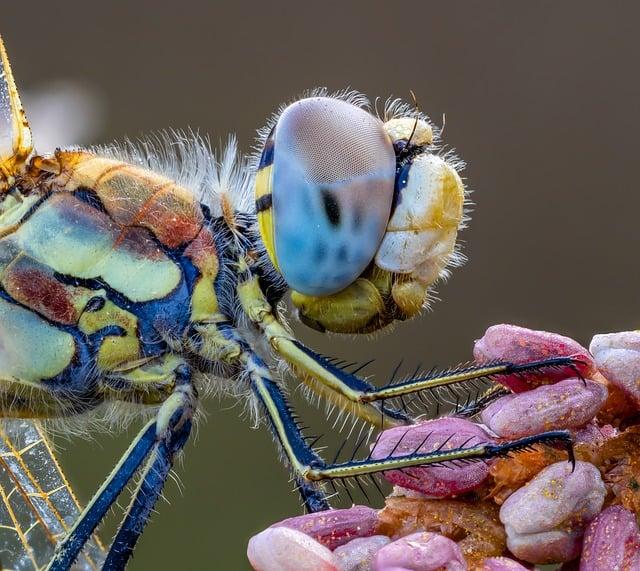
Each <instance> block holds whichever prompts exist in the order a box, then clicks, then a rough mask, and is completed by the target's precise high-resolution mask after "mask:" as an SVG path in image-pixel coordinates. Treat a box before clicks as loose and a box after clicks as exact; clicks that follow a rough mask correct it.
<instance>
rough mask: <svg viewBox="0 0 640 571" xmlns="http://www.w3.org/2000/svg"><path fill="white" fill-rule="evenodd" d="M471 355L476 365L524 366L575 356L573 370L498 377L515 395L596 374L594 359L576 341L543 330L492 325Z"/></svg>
mask: <svg viewBox="0 0 640 571" xmlns="http://www.w3.org/2000/svg"><path fill="white" fill-rule="evenodd" d="M473 356H474V358H475V360H476V361H478V362H479V363H483V362H488V361H494V360H496V359H500V360H502V361H508V362H510V363H516V364H523V363H530V362H532V361H541V360H543V359H549V358H552V357H569V356H572V357H575V358H576V359H578V360H579V361H580V363H576V367H575V369H572V368H570V367H564V368H562V369H550V370H546V371H541V372H540V373H530V374H527V375H524V376H522V375H508V376H500V377H497V380H498V381H499V382H500V383H502V384H503V385H505V386H507V387H509V388H510V389H511V390H512V391H513V392H515V393H521V392H523V391H527V390H529V389H531V388H534V387H537V386H539V385H548V384H551V383H556V382H558V381H561V380H563V379H567V378H570V377H575V376H576V371H578V372H579V373H580V374H581V375H582V376H583V377H590V376H592V375H593V374H594V373H595V372H596V368H595V365H594V362H593V358H592V357H591V355H590V354H589V352H588V351H587V350H586V349H585V348H584V347H583V346H582V345H580V344H579V343H578V342H577V341H574V340H573V339H570V338H569V337H564V336H563V335H558V334H557V333H547V332H546V331H534V330H532V329H526V328H524V327H518V326H516V325H504V324H502V325H493V326H492V327H489V329H487V331H486V332H485V334H484V336H483V337H482V339H478V340H477V341H476V343H475V346H474V348H473Z"/></svg>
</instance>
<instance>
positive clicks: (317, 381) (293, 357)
mask: <svg viewBox="0 0 640 571" xmlns="http://www.w3.org/2000/svg"><path fill="white" fill-rule="evenodd" d="M238 298H239V299H240V303H241V304H242V306H243V309H244V311H245V313H246V314H247V315H249V316H250V318H251V319H252V320H253V321H254V322H255V323H256V324H257V325H258V326H259V327H260V328H261V329H262V331H263V332H264V334H265V336H266V337H267V338H268V339H269V342H270V344H271V346H272V347H273V349H274V350H275V351H276V352H277V353H278V354H279V355H280V356H281V357H282V358H283V359H284V360H285V361H286V362H287V363H288V364H289V365H291V366H292V367H293V368H294V369H295V371H296V372H297V373H298V374H299V376H300V378H301V380H302V382H304V383H305V384H306V385H307V386H309V387H310V388H311V389H312V390H314V391H315V392H317V393H318V394H320V395H321V396H322V397H324V398H326V399H327V400H329V401H331V402H333V403H335V404H337V405H338V406H340V407H341V408H343V409H345V410H348V411H349V412H351V413H353V414H355V415H357V416H359V417H360V418H362V419H364V420H366V421H368V422H370V423H371V424H373V425H374V426H377V427H379V428H388V427H391V426H396V425H398V424H409V423H411V422H412V419H411V417H410V416H409V414H408V413H407V412H405V411H404V410H400V409H404V403H403V401H402V398H403V397H405V396H408V395H416V396H422V394H427V393H429V392H430V391H433V390H435V389H438V388H440V387H453V386H457V385H462V384H464V383H469V382H473V381H476V380H494V379H496V378H498V377H500V376H502V375H510V374H518V373H525V372H526V373H536V372H539V371H546V370H548V369H550V368H558V367H567V368H574V369H575V366H576V364H577V363H576V362H575V360H574V359H573V358H572V357H555V358H550V359H544V360H540V361H536V362H531V363H526V364H514V363H509V362H499V363H491V364H488V365H482V364H480V365H475V364H473V365H470V366H466V367H459V368H456V369H450V370H447V371H444V372H442V373H436V374H427V375H425V376H418V377H413V378H410V379H407V380H405V381H403V382H400V383H394V384H389V385H387V386H383V387H380V388H378V387H374V386H373V385H371V384H370V383H368V382H366V381H365V380H363V379H361V378H360V377H358V376H356V375H354V374H352V373H349V372H347V371H345V370H344V369H341V368H340V367H338V366H336V365H334V364H333V363H332V362H331V361H329V360H328V359H327V358H326V357H323V356H322V355H319V354H318V353H316V352H315V351H313V350H311V349H309V348H308V347H305V346H304V345H303V344H302V343H300V342H299V341H298V340H297V339H295V338H294V337H293V336H292V335H291V334H290V333H289V332H288V331H287V330H286V329H285V328H284V327H283V326H282V325H281V324H280V322H279V321H278V320H277V318H276V316H275V315H274V314H273V312H272V309H271V306H270V305H269V303H268V302H267V300H266V299H265V297H264V294H263V293H262V291H261V289H260V287H259V283H258V279H257V277H256V276H253V275H250V276H249V277H248V278H247V279H245V280H244V281H240V282H239V284H238ZM394 405H395V406H394Z"/></svg>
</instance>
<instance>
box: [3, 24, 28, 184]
mask: <svg viewBox="0 0 640 571" xmlns="http://www.w3.org/2000/svg"><path fill="white" fill-rule="evenodd" d="M32 149H33V145H32V142H31V129H29V123H28V122H27V117H26V115H25V113H24V109H23V108H22V103H20V96H19V95H18V90H17V88H16V84H15V81H14V80H13V73H12V72H11V65H10V64H9V58H8V57H7V52H6V50H5V48H4V43H3V41H2V37H0V189H2V187H3V186H7V185H9V186H10V185H11V184H12V182H13V181H12V179H13V177H14V176H15V175H16V174H17V173H18V172H19V171H20V170H22V168H23V167H24V165H25V163H26V161H27V158H28V157H29V155H30V154H31V151H32Z"/></svg>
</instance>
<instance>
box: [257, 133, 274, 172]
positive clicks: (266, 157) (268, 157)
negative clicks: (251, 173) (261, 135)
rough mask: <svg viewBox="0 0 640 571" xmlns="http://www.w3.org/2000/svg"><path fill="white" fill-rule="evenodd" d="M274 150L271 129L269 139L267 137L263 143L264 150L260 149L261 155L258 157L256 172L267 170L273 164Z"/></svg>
mask: <svg viewBox="0 0 640 571" xmlns="http://www.w3.org/2000/svg"><path fill="white" fill-rule="evenodd" d="M274 148H275V140H274V138H273V129H271V133H269V137H267V140H266V141H265V143H264V149H262V154H261V155H260V164H259V165H258V170H260V169H264V168H267V167H268V166H269V165H271V164H273V150H274Z"/></svg>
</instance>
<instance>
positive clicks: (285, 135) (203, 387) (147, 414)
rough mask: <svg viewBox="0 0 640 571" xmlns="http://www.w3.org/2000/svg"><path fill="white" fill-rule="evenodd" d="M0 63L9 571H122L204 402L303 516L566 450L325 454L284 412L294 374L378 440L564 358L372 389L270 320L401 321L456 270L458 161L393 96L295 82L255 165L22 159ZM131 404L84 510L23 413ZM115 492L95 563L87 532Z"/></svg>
mask: <svg viewBox="0 0 640 571" xmlns="http://www.w3.org/2000/svg"><path fill="white" fill-rule="evenodd" d="M0 58H1V62H2V74H1V75H0V417H2V418H3V419H4V420H3V422H4V424H3V427H4V428H3V430H4V432H3V434H2V440H3V442H4V448H3V452H2V456H1V457H2V458H3V462H2V466H1V467H0V468H1V470H2V472H3V476H4V480H5V481H6V482H9V483H8V485H6V487H3V489H2V490H1V498H2V504H3V511H2V512H1V513H2V517H3V520H2V521H0V532H2V533H3V534H6V533H9V534H10V535H11V537H13V538H14V542H15V543H17V544H19V545H20V546H21V547H20V549H19V550H17V551H16V552H17V555H16V556H15V557H14V561H13V562H12V563H11V565H13V566H14V567H15V568H24V569H28V568H34V569H40V568H42V567H43V566H45V565H46V569H49V570H52V571H60V570H67V569H71V568H72V567H73V566H74V565H81V566H84V567H85V568H90V567H91V566H97V567H101V568H102V569H111V570H115V569H123V568H124V567H125V566H126V564H127V562H128V561H129V559H130V557H131V554H132V553H133V550H134V548H135V545H136V542H137V541H138V539H139V537H140V535H141V533H142V531H143V529H144V527H145V524H146V523H147V520H148V519H149V515H150V513H151V511H152V510H153V508H154V505H155V503H156V500H157V499H158V498H159V496H160V495H161V494H162V489H163V486H164V483H165V481H166V479H167V478H168V476H169V475H170V473H171V470H172V469H173V465H174V462H175V459H176V457H177V456H178V455H180V454H181V453H182V452H183V450H184V448H185V445H186V444H187V442H188V440H189V435H190V432H191V429H192V425H193V422H194V418H195V416H196V415H197V413H198V410H199V407H200V406H202V404H203V402H204V401H205V400H206V397H207V395H208V394H210V393H217V394H225V395H231V396H234V397H235V398H237V399H239V400H241V401H242V402H244V403H246V408H247V409H248V410H249V411H250V412H251V414H252V416H253V419H254V421H255V423H256V424H257V425H258V426H261V427H264V428H265V429H267V430H269V431H270V432H271V434H272V435H273V437H274V441H275V447H276V449H277V450H278V451H279V453H280V455H281V457H282V458H283V460H284V463H285V465H286V467H287V468H288V471H289V473H290V476H291V478H292V479H293V480H294V481H295V483H296V488H297V490H298V492H299V494H300V496H301V498H302V501H303V504H304V506H305V507H306V509H307V510H309V511H312V512H317V511H322V510H327V509H330V508H331V503H330V497H329V494H328V491H327V484H328V483H329V484H331V483H336V482H345V481H351V480H354V479H355V480H356V481H359V478H363V477H366V476H373V475H376V474H380V473H383V472H385V471H388V470H391V469H394V470H401V469H404V468H409V467H416V466H429V465H434V464H436V465H442V464H443V463H445V464H446V463H447V462H452V461H456V460H458V461H465V462H470V461H483V460H487V459H490V458H493V457H496V456H501V455H504V454H508V453H512V452H517V451H518V450H521V449H523V448H527V447H530V446H531V445H533V444H535V443H552V444H554V445H559V444H562V445H564V446H566V447H568V448H569V449H570V447H571V437H570V435H569V433H568V432H565V431H549V432H545V433H542V434H539V435H535V436H532V437H527V438H523V439H520V440H514V441H506V442H501V443H498V444H495V443H482V444H470V443H469V444H467V445H464V446H461V447H457V448H453V449H448V448H444V447H443V448H441V449H439V450H436V451H434V452H430V453H424V452H420V450H419V449H416V450H415V451H414V452H413V453H410V454H402V455H400V456H397V455H393V453H392V454H390V455H389V456H388V457H386V458H382V459H373V458H372V457H371V455H369V456H368V457H364V458H359V459H358V458H355V457H354V458H351V459H349V460H347V461H338V460H334V461H333V462H329V461H327V460H325V459H323V458H322V456H321V454H320V450H319V449H317V448H316V447H315V446H314V442H313V441H311V439H310V438H309V437H307V436H306V435H305V433H304V432H303V429H302V427H301V425H300V421H299V420H298V417H297V415H296V413H295V412H294V411H293V409H292V406H291V405H290V403H289V401H288V398H287V387H286V384H287V382H288V380H289V379H290V377H293V378H296V379H297V380H298V381H299V382H300V383H301V384H302V385H303V386H304V387H305V388H306V390H307V391H308V392H309V394H311V395H315V396H316V397H317V398H319V399H324V400H325V401H327V402H328V403H329V404H330V405H332V406H334V407H338V408H339V409H341V410H342V411H344V412H345V413H346V414H348V415H351V416H352V417H353V418H355V419H360V420H362V421H364V422H365V423H366V424H368V425H370V426H371V427H372V428H373V429H377V430H383V429H385V428H389V427H393V426H398V425H405V424H411V423H413V422H415V421H416V420H415V417H414V416H413V414H412V412H411V411H412V410H413V409H411V406H413V407H415V406H418V407H419V406H420V403H421V402H423V398H424V397H425V396H429V395H432V394H433V391H435V390H436V389H438V388H441V387H449V388H455V387H464V386H465V384H466V383H473V382H475V381H477V380H490V381H493V380H496V379H498V378H499V377H500V375H505V374H516V373H531V374H535V373H540V372H543V371H545V370H546V369H548V368H550V367H553V368H555V367H575V365H576V363H575V362H574V360H573V358H572V357H550V358H549V359H545V360H542V361H537V362H531V363H526V364H514V363H509V362H492V363H481V364H471V365H466V366H461V367H457V368H455V367H454V368H451V369H447V370H445V371H440V372H438V371H432V372H430V373H428V374H427V373H425V374H418V373H416V374H415V375H412V376H410V377H405V378H402V379H400V380H393V379H392V380H391V381H389V382H388V383H386V384H383V385H382V386H376V385H374V384H372V383H371V382H370V380H369V379H365V378H363V377H361V376H358V374H357V371H356V370H351V369H349V367H346V366H341V365H340V364H339V363H336V362H335V361H334V360H332V359H330V358H328V357H326V356H323V355H321V354H319V353H318V352H316V351H314V350H313V349H312V348H310V347H307V346H305V345H304V344H303V343H301V342H300V341H299V340H298V339H297V338H296V337H295V336H294V334H293V333H292V331H291V329H290V328H289V327H288V325H287V323H286V320H285V316H284V312H285V308H286V300H287V296H289V298H288V299H289V300H290V303H291V305H292V306H293V308H294V312H295V314H296V315H297V316H298V317H299V318H300V320H301V321H302V322H303V323H305V324H306V325H308V326H310V327H313V328H315V329H317V330H320V331H324V332H329V333H349V334H353V333H370V332H374V331H377V330H380V329H383V328H385V327H387V326H388V325H390V324H392V323H394V322H397V321H404V320H407V319H410V318H413V317H415V316H417V315H419V314H420V313H421V311H422V310H423V308H424V307H425V306H426V305H427V304H428V302H429V300H430V292H431V290H432V288H433V286H434V284H435V283H436V282H437V281H438V280H439V279H441V278H443V277H445V276H446V275H447V273H448V271H449V268H450V267H452V266H455V265H456V264H459V263H460V262H461V260H462V258H461V255H460V254H459V252H458V249H457V235H458V231H459V230H460V229H461V228H462V227H463V226H464V223H465V220H466V219H465V208H464V206H465V200H466V193H465V187H464V184H463V182H462V179H461V177H460V175H459V172H458V171H459V169H460V166H461V164H460V163H459V162H458V161H457V160H456V159H455V157H454V156H453V155H452V154H450V153H449V154H447V153H444V152H442V151H441V149H440V146H439V132H438V130H437V128H435V127H434V126H433V125H432V124H431V123H430V121H429V119H428V118H427V117H426V116H425V115H424V114H423V113H421V112H420V111H419V109H417V106H416V105H412V104H406V103H403V102H401V101H398V100H389V101H388V102H387V104H386V105H385V108H384V110H383V112H382V114H378V113H377V111H375V109H374V110H372V108H371V106H370V104H369V102H368V100H367V99H366V98H365V97H364V96H362V95H360V94H358V93H355V92H352V91H343V92H338V93H333V94H332V93H329V92H327V91H326V90H315V91H312V92H309V93H307V94H305V95H304V96H303V97H301V98H298V99H296V100H294V101H292V102H291V103H289V104H287V105H284V106H282V108H281V109H280V110H279V111H278V112H277V113H275V114H274V116H273V117H272V118H271V120H270V121H269V122H268V123H267V126H266V127H265V128H263V129H261V130H260V131H259V132H258V136H257V147H258V151H257V152H256V153H255V155H252V156H243V155H241V154H240V153H239V152H238V151H237V145H236V143H235V140H234V139H231V140H230V143H229V144H228V146H227V147H226V149H224V150H223V151H222V152H219V153H217V154H216V153H214V152H213V151H212V150H211V148H210V147H209V145H208V143H207V142H206V141H205V140H203V139H201V138H200V137H198V136H196V135H193V134H189V133H187V134H183V133H173V132H172V133H167V134H164V135H160V136H157V137H155V139H154V138H151V139H146V140H143V141H141V142H140V143H139V144H136V143H132V142H127V143H125V144H121V145H107V146H98V147H89V148H69V149H57V150H56V151H55V152H53V153H43V154H39V153H38V152H36V150H35V149H34V144H33V141H32V136H31V130H30V128H29V123H28V121H27V118H26V114H25V111H24V109H23V107H22V104H21V101H20V97H19V93H18V90H17V87H16V84H15V80H14V77H13V73H12V70H11V67H10V65H9V60H8V57H7V53H6V50H5V47H4V44H3V43H2V42H1V40H0ZM284 369H288V371H289V373H290V375H289V374H282V371H283V370H284ZM499 392H500V391H499V390H497V391H496V390H495V388H494V387H490V388H489V389H488V392H487V393H485V394H482V395H479V396H478V399H477V400H476V401H474V402H472V403H469V405H468V406H467V407H466V408H467V409H468V410H474V407H475V410H477V408H478V407H479V406H481V405H482V404H483V403H484V402H487V399H490V398H491V395H492V394H496V393H499ZM408 399H410V400H409V402H407V401H408ZM416 403H417V405H416ZM408 405H411V406H408ZM132 411H133V414H138V416H139V418H140V420H141V424H142V427H141V429H140V431H139V433H138V435H137V436H136V437H135V438H134V440H133V442H132V443H131V445H130V446H129V448H128V449H127V450H126V451H125V452H124V453H123V455H122V457H121V458H120V460H119V461H118V462H117V463H116V465H115V467H114V469H113V471H112V472H111V473H110V474H109V475H108V476H107V477H106V479H105V480H104V482H103V484H102V485H101V486H100V488H99V489H98V490H97V491H96V493H95V495H94V496H93V498H92V499H91V500H90V501H89V503H88V504H87V505H86V506H85V507H84V508H83V509H80V507H79V506H78V503H77V502H76V501H75V499H73V494H72V491H71V489H70V487H69V485H68V483H67V482H66V480H65V479H64V476H63V474H62V471H61V470H60V469H59V466H58V464H57V462H56V460H55V457H54V455H53V453H52V451H51V448H50V446H49V445H48V443H47V439H46V436H45V434H44V433H43V431H42V428H41V424H40V423H45V424H46V423H47V422H50V421H55V422H58V423H62V424H61V426H63V427H64V422H65V421H70V422H71V421H73V422H76V423H82V422H86V423H87V426H88V427H89V428H90V427H92V426H94V425H96V423H99V422H100V421H105V422H108V421H113V420H114V419H115V418H118V416H119V415H130V414H132ZM37 450H39V451H40V452H38V453H35V452H36V451H37ZM32 452H33V453H34V454H32ZM256 469H259V467H258V466H256ZM132 482H134V484H135V485H134V484H132ZM128 489H131V501H130V503H129V504H128V507H127V508H126V509H125V510H124V513H123V517H122V521H121V523H120V526H119V528H118V529H117V531H116V533H115V535H114V537H113V538H112V539H111V540H110V542H109V544H108V546H106V548H105V550H104V551H105V552H104V553H103V550H102V546H101V544H100V542H99V541H98V540H97V539H96V538H95V536H94V533H95V531H96V529H97V528H98V526H99V525H100V523H101V522H102V521H103V519H104V517H105V514H106V513H107V511H108V510H109V509H110V508H111V506H112V505H113V504H114V502H116V500H117V499H118V498H119V497H120V496H121V494H123V493H124V492H125V490H128ZM60 496H64V499H59V497H60ZM41 504H44V505H41ZM25 506H26V507H25ZM16 514H23V515H24V517H25V518H26V523H25V524H20V525H18V524H17V523H16V522H15V521H14V520H15V519H16V518H15V517H14V515H16ZM29 518H31V520H29ZM38 535H44V536H46V538H45V539H43V540H40V539H38V537H37V536H38ZM16 537H17V538H18V539H17V540H15V538H16ZM54 544H55V548H50V547H51V546H53V545H54ZM49 554H50V558H49V560H48V561H46V563H43V560H45V558H46V557H48V556H49ZM3 557H4V554H3ZM24 561H27V562H26V563H25V562H24ZM29 565H31V567H29ZM3 566H7V567H9V564H8V563H5V562H4V561H3Z"/></svg>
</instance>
